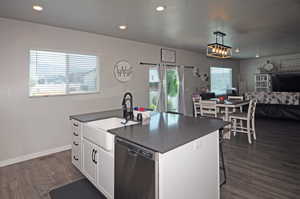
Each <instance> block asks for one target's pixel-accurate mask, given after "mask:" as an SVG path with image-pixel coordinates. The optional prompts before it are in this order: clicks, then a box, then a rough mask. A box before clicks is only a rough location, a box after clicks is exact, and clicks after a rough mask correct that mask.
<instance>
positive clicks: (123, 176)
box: [115, 138, 158, 199]
mask: <svg viewBox="0 0 300 199" xmlns="http://www.w3.org/2000/svg"><path fill="white" fill-rule="evenodd" d="M157 155H158V154H157V153H155V152H153V151H151V150H149V149H146V148H144V147H141V146H138V145H136V144H133V143H131V142H128V141H125V140H123V139H119V138H117V139H116V142H115V199H158V183H157V182H158V161H157V158H158V156H157Z"/></svg>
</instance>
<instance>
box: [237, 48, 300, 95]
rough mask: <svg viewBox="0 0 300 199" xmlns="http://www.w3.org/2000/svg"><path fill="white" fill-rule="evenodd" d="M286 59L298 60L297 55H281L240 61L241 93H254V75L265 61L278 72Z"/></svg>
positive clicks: (299, 55)
mask: <svg viewBox="0 0 300 199" xmlns="http://www.w3.org/2000/svg"><path fill="white" fill-rule="evenodd" d="M288 59H300V53H299V54H292V55H281V56H271V57H262V58H259V59H247V60H241V61H240V80H241V81H240V85H245V86H242V87H244V88H243V92H245V91H254V90H255V84H254V74H255V73H257V70H258V68H260V67H262V66H263V64H265V63H266V61H267V60H270V61H271V63H272V64H274V66H275V67H276V68H277V69H278V70H280V68H281V63H282V61H284V60H288Z"/></svg>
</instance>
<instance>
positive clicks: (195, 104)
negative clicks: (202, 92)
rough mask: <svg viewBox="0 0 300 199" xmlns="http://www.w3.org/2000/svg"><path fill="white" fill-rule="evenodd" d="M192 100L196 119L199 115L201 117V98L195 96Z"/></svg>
mask: <svg viewBox="0 0 300 199" xmlns="http://www.w3.org/2000/svg"><path fill="white" fill-rule="evenodd" d="M192 99H193V108H194V117H198V115H201V112H200V109H201V96H199V95H196V96H193V97H192Z"/></svg>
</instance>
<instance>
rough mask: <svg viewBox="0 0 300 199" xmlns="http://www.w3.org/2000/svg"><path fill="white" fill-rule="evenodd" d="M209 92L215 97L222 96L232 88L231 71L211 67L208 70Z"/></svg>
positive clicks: (229, 69)
mask: <svg viewBox="0 0 300 199" xmlns="http://www.w3.org/2000/svg"><path fill="white" fill-rule="evenodd" d="M210 81H211V82H210V84H211V92H214V93H215V94H216V95H224V94H226V93H227V89H231V88H232V69H231V68H221V67H211V68H210Z"/></svg>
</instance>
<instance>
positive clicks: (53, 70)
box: [29, 50, 99, 96]
mask: <svg viewBox="0 0 300 199" xmlns="http://www.w3.org/2000/svg"><path fill="white" fill-rule="evenodd" d="M98 82H99V74H98V58H97V56H93V55H79V54H70V53H62V52H50V51H37V50H30V84H29V95H30V96H51V95H69V94H84V93H95V92H98V91H99V85H98Z"/></svg>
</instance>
